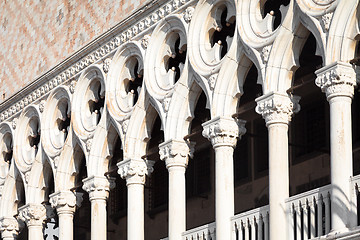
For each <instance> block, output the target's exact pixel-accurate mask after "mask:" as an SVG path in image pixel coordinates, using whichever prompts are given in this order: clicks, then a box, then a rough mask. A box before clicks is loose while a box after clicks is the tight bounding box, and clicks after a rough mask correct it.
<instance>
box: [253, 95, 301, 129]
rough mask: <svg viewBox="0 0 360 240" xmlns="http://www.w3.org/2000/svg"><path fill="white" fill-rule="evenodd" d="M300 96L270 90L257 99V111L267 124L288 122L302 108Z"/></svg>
mask: <svg viewBox="0 0 360 240" xmlns="http://www.w3.org/2000/svg"><path fill="white" fill-rule="evenodd" d="M299 101H300V97H298V96H289V95H287V94H283V93H276V92H270V93H268V94H266V95H263V96H261V97H259V98H257V99H256V102H257V106H256V108H255V111H256V112H257V113H258V114H260V115H262V117H263V118H264V119H265V122H266V126H269V125H270V124H273V123H284V124H288V123H289V122H290V121H291V117H292V115H293V114H294V113H297V112H298V111H299V110H300V105H299Z"/></svg>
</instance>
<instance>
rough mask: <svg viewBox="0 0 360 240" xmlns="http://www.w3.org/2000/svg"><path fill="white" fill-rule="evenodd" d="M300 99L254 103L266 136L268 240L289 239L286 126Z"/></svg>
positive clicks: (273, 97)
mask: <svg viewBox="0 0 360 240" xmlns="http://www.w3.org/2000/svg"><path fill="white" fill-rule="evenodd" d="M299 100H300V98H299V97H296V96H288V95H287V94H283V93H275V92H270V93H268V94H266V95H264V96H261V97H259V98H257V99H256V102H257V106H256V112H257V113H259V114H261V115H262V117H263V118H264V119H265V123H266V126H267V128H268V135H269V207H270V213H269V215H270V216H269V217H270V239H276V240H286V239H289V238H288V236H287V233H288V232H289V231H288V230H286V226H288V225H289V224H288V221H287V219H288V218H287V215H286V214H287V207H286V204H285V200H286V199H287V198H289V154H288V124H289V122H290V120H291V116H292V115H293V113H294V112H297V111H299V109H300V106H299V104H298V102H299Z"/></svg>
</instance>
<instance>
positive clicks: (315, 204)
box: [287, 185, 331, 240]
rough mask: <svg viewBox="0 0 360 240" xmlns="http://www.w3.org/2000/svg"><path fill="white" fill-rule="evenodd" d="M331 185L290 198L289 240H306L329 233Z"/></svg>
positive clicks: (288, 202) (288, 201)
mask: <svg viewBox="0 0 360 240" xmlns="http://www.w3.org/2000/svg"><path fill="white" fill-rule="evenodd" d="M330 192H331V185H327V186H324V187H320V188H316V189H313V190H311V191H308V192H305V193H301V194H298V195H296V196H293V197H290V198H289V199H288V200H287V204H288V219H289V239H297V240H307V239H311V238H314V237H319V236H323V235H325V234H328V233H329V232H330Z"/></svg>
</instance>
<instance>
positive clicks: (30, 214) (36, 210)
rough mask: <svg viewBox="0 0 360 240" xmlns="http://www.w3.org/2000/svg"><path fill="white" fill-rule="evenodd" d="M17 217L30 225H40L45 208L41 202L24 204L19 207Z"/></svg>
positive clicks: (44, 215)
mask: <svg viewBox="0 0 360 240" xmlns="http://www.w3.org/2000/svg"><path fill="white" fill-rule="evenodd" d="M19 218H20V220H22V221H23V222H25V223H26V225H27V226H28V227H30V226H42V224H43V222H44V221H45V219H46V208H45V206H44V205H42V204H31V203H30V204H26V205H24V206H22V207H21V208H19Z"/></svg>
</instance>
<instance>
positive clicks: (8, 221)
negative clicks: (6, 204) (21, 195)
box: [0, 217, 19, 239]
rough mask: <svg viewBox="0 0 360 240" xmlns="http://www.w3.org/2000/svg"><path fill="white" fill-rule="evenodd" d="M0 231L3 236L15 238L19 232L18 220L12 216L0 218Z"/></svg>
mask: <svg viewBox="0 0 360 240" xmlns="http://www.w3.org/2000/svg"><path fill="white" fill-rule="evenodd" d="M0 232H1V236H2V237H3V238H14V239H16V237H17V235H18V233H19V222H18V220H17V219H16V218H14V217H2V218H0Z"/></svg>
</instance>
